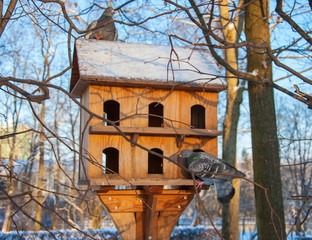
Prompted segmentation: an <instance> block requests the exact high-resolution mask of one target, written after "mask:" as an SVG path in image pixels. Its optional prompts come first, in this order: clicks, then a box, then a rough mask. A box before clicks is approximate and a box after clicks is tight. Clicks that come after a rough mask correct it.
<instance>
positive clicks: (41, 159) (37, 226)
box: [34, 102, 45, 231]
mask: <svg viewBox="0 0 312 240" xmlns="http://www.w3.org/2000/svg"><path fill="white" fill-rule="evenodd" d="M40 119H41V121H42V122H43V123H44V122H45V120H44V119H45V104H44V102H43V103H42V106H41V113H40ZM40 132H44V128H43V126H40ZM44 142H45V138H44V135H43V134H40V143H39V166H38V168H39V170H38V185H37V186H38V188H39V190H38V193H37V200H38V202H40V204H42V203H43V193H42V191H41V190H40V188H43V187H44ZM36 207H37V208H36V215H35V219H36V221H37V222H35V226H34V230H35V231H40V224H39V223H38V222H42V206H40V205H37V206H36Z"/></svg>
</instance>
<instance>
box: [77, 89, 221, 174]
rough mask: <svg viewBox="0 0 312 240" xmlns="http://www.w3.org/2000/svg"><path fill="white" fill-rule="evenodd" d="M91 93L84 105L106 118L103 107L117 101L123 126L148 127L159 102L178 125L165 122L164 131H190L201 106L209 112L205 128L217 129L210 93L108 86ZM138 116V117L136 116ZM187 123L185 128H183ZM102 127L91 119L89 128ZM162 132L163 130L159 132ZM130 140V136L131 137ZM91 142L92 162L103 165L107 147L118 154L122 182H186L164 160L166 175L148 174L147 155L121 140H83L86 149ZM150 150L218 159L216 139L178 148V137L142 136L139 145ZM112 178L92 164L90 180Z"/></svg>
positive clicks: (115, 137) (188, 139)
mask: <svg viewBox="0 0 312 240" xmlns="http://www.w3.org/2000/svg"><path fill="white" fill-rule="evenodd" d="M88 92H89V93H90V95H89V97H90V99H88V93H85V94H84V96H83V98H84V99H83V100H82V102H83V103H84V104H88V102H89V109H90V110H91V111H93V112H95V113H96V114H98V115H100V116H103V114H104V109H103V104H104V102H105V101H107V100H115V101H118V102H119V103H120V115H121V118H124V120H123V121H121V123H120V126H132V127H134V126H140V127H147V126H148V117H147V114H148V105H149V104H150V103H152V102H160V103H161V104H162V105H163V106H164V117H165V118H167V119H170V120H175V121H178V122H172V121H169V120H167V121H165V126H164V127H165V128H170V127H172V126H174V127H176V128H189V127H190V126H189V124H190V121H191V120H190V118H191V117H190V116H191V107H192V106H193V105H195V104H200V105H202V106H204V107H205V108H206V128H207V129H214V130H216V129H217V100H218V99H217V93H207V92H193V91H190V92H185V91H173V92H170V91H168V90H152V89H142V88H124V87H109V86H90V87H89V89H88ZM136 114H138V115H136ZM87 117H88V115H87V114H82V118H85V119H82V124H85V123H86V121H87V119H86V118H87ZM183 123H186V124H183ZM96 124H103V123H102V120H99V119H92V121H91V122H90V125H96ZM160 131H161V128H160ZM128 137H129V136H128ZM86 141H88V151H89V153H90V154H91V155H92V156H93V160H95V161H97V162H98V163H99V164H101V158H102V151H103V150H104V149H105V148H107V147H114V148H116V149H118V150H119V163H120V164H119V173H120V175H121V176H122V177H123V178H181V177H182V178H183V175H182V173H181V169H180V168H179V167H178V166H176V165H175V164H173V163H171V162H169V161H167V160H164V163H163V168H164V173H163V174H148V173H147V169H148V168H147V159H148V153H147V152H146V151H144V150H142V149H140V148H139V147H132V146H131V144H130V143H129V142H127V141H126V140H125V139H124V138H123V137H122V136H118V135H96V134H92V135H89V139H87V136H85V138H84V144H83V146H86V145H85V144H86ZM137 143H138V144H141V145H143V146H144V147H146V148H148V149H152V148H159V149H161V150H162V151H163V152H164V155H165V156H168V157H169V156H172V155H173V154H176V153H177V152H178V151H180V150H181V149H184V148H189V149H202V150H204V151H207V152H210V153H211V154H213V155H217V138H208V137H200V138H194V137H192V138H191V137H186V138H185V140H184V143H183V145H182V146H181V147H180V148H178V147H177V145H176V138H175V137H157V136H140V137H139V138H138V141H137ZM103 177H111V178H113V177H114V176H108V175H107V174H106V175H105V176H104V174H103V172H102V169H100V167H99V166H95V165H92V164H89V166H88V178H89V179H98V178H103Z"/></svg>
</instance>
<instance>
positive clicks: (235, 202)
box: [219, 0, 243, 240]
mask: <svg viewBox="0 0 312 240" xmlns="http://www.w3.org/2000/svg"><path fill="white" fill-rule="evenodd" d="M228 4H229V3H228V1H227V0H223V1H222V4H220V5H219V6H220V7H219V8H220V15H221V25H222V28H223V35H224V39H225V40H226V41H227V42H231V43H235V42H236V40H237V35H238V32H237V23H238V19H235V23H232V22H231V20H230V19H231V17H230V15H229V8H228ZM234 24H236V27H234ZM236 51H237V50H236V49H235V48H227V49H225V60H226V61H227V62H228V63H229V64H230V65H231V67H232V68H234V69H237V56H236ZM226 76H227V83H228V88H227V96H226V97H227V105H226V113H225V119H224V122H223V149H222V155H223V156H222V158H223V160H225V161H227V162H228V163H230V164H231V165H233V166H236V165H237V161H236V142H237V125H238V120H239V115H240V111H239V108H240V104H241V102H242V92H243V90H242V88H239V80H238V78H237V77H235V76H234V75H233V74H232V73H230V72H229V71H227V72H226ZM232 183H233V187H234V188H235V195H234V197H233V198H232V200H231V201H230V202H229V203H227V204H224V205H223V208H222V236H223V238H224V239H231V240H238V239H239V199H240V180H239V179H235V180H233V181H232Z"/></svg>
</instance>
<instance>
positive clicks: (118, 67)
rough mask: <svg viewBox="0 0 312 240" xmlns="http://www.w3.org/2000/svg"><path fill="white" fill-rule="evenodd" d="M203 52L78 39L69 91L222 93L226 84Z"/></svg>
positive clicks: (191, 49)
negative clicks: (117, 89)
mask: <svg viewBox="0 0 312 240" xmlns="http://www.w3.org/2000/svg"><path fill="white" fill-rule="evenodd" d="M219 72H220V70H219V69H218V67H217V64H216V62H215V60H214V59H213V57H212V56H211V55H210V54H209V53H208V51H205V50H202V49H200V50H198V49H196V48H183V47H174V48H172V47H171V46H163V45H152V44H138V43H123V42H110V41H103V40H85V39H79V40H77V41H76V43H75V51H74V65H73V70H72V79H71V89H70V90H71V92H72V93H73V94H75V95H76V96H79V95H81V94H82V92H83V91H84V89H85V88H86V86H87V85H89V84H96V85H116V86H133V87H147V86H150V87H155V88H172V87H174V88H175V89H183V90H206V91H208V90H209V91H217V92H219V91H222V90H224V89H225V88H226V83H225V82H224V81H223V80H222V79H221V78H220V77H218V76H219Z"/></svg>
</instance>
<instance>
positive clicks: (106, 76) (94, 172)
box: [70, 40, 226, 239]
mask: <svg viewBox="0 0 312 240" xmlns="http://www.w3.org/2000/svg"><path fill="white" fill-rule="evenodd" d="M73 61H74V67H73V70H72V78H71V85H70V90H71V93H72V94H73V95H74V96H75V97H77V98H80V99H81V103H82V104H83V106H84V107H85V109H81V126H80V134H81V135H80V136H81V139H80V145H81V148H80V153H81V157H80V173H79V179H80V183H85V184H90V185H91V187H92V188H93V189H94V190H96V191H97V193H98V195H99V197H100V199H101V201H102V202H103V203H104V204H105V206H106V207H107V209H108V211H109V212H110V214H111V216H112V218H113V220H114V221H115V223H116V226H117V227H118V229H119V231H120V232H121V236H122V237H123V239H169V238H170V234H171V231H172V230H173V228H174V226H175V224H176V222H177V221H178V218H179V216H180V215H181V214H182V212H183V210H184V209H185V208H186V206H187V205H188V203H189V202H190V201H191V200H192V198H193V194H194V191H193V189H194V187H193V185H194V183H193V180H192V179H190V178H187V177H186V175H185V173H183V171H182V169H181V167H180V166H179V161H178V157H177V154H178V153H179V151H180V150H182V149H184V148H188V149H201V150H204V151H206V152H209V153H211V154H213V155H217V136H218V135H220V132H219V131H218V130H217V103H218V92H220V91H222V90H224V89H225V88H226V85H225V84H224V83H223V82H222V80H220V79H219V78H218V77H216V74H217V73H218V72H217V67H216V64H215V63H214V61H213V60H212V57H210V56H209V54H208V53H207V52H206V51H204V50H198V49H196V48H193V49H192V48H181V47H171V46H159V45H148V44H130V43H122V42H109V41H101V40H77V41H76V43H75V51H74V59H73ZM155 153H156V154H155ZM162 156H165V157H162Z"/></svg>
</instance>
